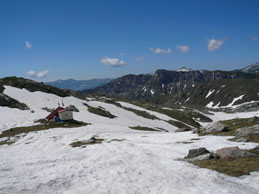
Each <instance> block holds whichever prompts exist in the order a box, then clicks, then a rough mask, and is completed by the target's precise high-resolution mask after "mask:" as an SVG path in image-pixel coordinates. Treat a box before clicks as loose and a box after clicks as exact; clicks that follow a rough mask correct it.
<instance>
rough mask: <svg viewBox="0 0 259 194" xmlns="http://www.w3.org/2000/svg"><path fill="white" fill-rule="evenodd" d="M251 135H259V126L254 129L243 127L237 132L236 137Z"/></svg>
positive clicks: (253, 127)
mask: <svg viewBox="0 0 259 194" xmlns="http://www.w3.org/2000/svg"><path fill="white" fill-rule="evenodd" d="M250 134H259V125H254V126H252V127H243V128H239V129H237V130H236V137H237V138H240V137H246V136H248V135H250Z"/></svg>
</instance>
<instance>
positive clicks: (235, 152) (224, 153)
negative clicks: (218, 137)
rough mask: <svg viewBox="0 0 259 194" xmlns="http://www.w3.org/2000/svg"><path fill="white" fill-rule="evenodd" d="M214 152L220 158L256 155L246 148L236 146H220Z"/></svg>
mask: <svg viewBox="0 0 259 194" xmlns="http://www.w3.org/2000/svg"><path fill="white" fill-rule="evenodd" d="M216 154H217V155H218V156H219V157H220V158H222V159H235V158H239V157H253V156H256V155H255V154H253V153H250V152H248V151H246V150H242V149H239V148H238V147H237V146H236V147H227V148H222V149H219V150H217V151H216Z"/></svg>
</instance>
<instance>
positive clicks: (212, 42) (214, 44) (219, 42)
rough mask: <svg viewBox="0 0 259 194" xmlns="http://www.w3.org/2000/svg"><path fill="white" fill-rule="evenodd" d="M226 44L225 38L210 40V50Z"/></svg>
mask: <svg viewBox="0 0 259 194" xmlns="http://www.w3.org/2000/svg"><path fill="white" fill-rule="evenodd" d="M223 44H224V40H216V39H214V38H212V39H209V40H208V50H209V51H215V50H218V49H220V47H221V46H222V45H223Z"/></svg>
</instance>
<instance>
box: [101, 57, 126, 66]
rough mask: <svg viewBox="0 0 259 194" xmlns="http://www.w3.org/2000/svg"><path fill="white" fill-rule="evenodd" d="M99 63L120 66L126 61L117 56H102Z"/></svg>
mask: <svg viewBox="0 0 259 194" xmlns="http://www.w3.org/2000/svg"><path fill="white" fill-rule="evenodd" d="M101 63H103V64H105V65H108V66H111V67H122V66H124V65H126V62H125V61H123V60H120V59H117V58H110V57H104V58H102V59H101Z"/></svg>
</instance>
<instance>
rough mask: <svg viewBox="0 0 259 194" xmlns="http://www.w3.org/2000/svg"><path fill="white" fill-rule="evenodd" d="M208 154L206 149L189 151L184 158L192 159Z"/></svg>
mask: <svg viewBox="0 0 259 194" xmlns="http://www.w3.org/2000/svg"><path fill="white" fill-rule="evenodd" d="M209 153H210V152H209V151H208V150H207V149H206V148H198V149H191V150H189V153H188V155H187V157H186V158H194V157H197V156H201V155H204V154H209Z"/></svg>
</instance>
